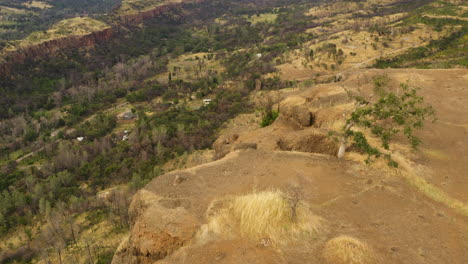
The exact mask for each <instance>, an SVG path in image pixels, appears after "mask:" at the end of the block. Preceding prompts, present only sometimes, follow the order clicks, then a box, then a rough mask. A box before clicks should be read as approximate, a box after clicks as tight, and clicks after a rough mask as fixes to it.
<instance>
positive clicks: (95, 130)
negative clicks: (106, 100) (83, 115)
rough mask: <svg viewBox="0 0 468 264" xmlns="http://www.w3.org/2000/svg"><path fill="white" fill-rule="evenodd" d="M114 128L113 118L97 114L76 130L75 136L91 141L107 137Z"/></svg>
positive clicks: (114, 120)
mask: <svg viewBox="0 0 468 264" xmlns="http://www.w3.org/2000/svg"><path fill="white" fill-rule="evenodd" d="M115 126H116V118H115V116H111V115H105V114H103V113H98V114H97V115H96V117H94V118H93V119H92V120H91V121H86V122H84V124H81V125H80V126H79V127H78V128H77V135H79V136H83V137H85V138H86V139H89V140H93V139H95V138H100V137H103V136H105V135H107V134H108V133H109V132H111V131H112V129H114V128H115Z"/></svg>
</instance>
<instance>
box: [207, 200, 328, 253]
mask: <svg viewBox="0 0 468 264" xmlns="http://www.w3.org/2000/svg"><path fill="white" fill-rule="evenodd" d="M212 207H215V206H212ZM322 229H323V221H322V220H321V218H319V217H317V216H315V215H313V214H312V212H311V211H310V210H309V208H308V207H307V206H306V205H305V204H303V203H300V202H298V201H297V200H294V199H291V198H289V197H287V196H286V195H285V194H284V193H282V192H281V191H265V192H259V193H252V194H247V195H244V196H237V197H234V198H232V199H229V200H228V201H227V202H226V204H225V206H224V208H223V209H221V210H220V211H218V213H215V214H214V215H213V216H211V217H210V221H209V223H208V224H207V225H206V226H205V227H204V228H202V234H201V235H206V234H207V233H215V234H219V235H225V236H241V237H244V238H247V239H250V240H253V241H260V240H269V241H271V243H272V244H274V245H276V246H281V245H285V244H288V243H289V242H292V241H297V240H299V239H300V240H307V239H314V238H316V237H317V235H318V233H319V232H320V231H321V230H322Z"/></svg>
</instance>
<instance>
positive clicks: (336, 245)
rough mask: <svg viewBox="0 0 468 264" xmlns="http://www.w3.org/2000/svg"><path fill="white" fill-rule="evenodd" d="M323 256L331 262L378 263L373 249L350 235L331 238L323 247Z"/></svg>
mask: <svg viewBox="0 0 468 264" xmlns="http://www.w3.org/2000/svg"><path fill="white" fill-rule="evenodd" d="M323 257H324V258H325V260H326V263H329V264H369V263H376V260H375V256H374V253H373V252H372V250H371V249H370V248H369V247H368V246H367V245H366V244H365V243H363V242H361V241H359V240H357V239H355V238H353V237H349V236H339V237H335V238H333V239H331V240H329V241H328V242H327V243H326V244H325V247H324V249H323Z"/></svg>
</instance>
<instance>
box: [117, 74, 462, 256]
mask: <svg viewBox="0 0 468 264" xmlns="http://www.w3.org/2000/svg"><path fill="white" fill-rule="evenodd" d="M381 74H387V75H388V76H389V78H390V79H391V83H392V85H396V84H398V83H400V82H409V83H411V84H413V85H417V86H418V87H420V88H421V93H422V94H423V95H424V97H425V98H427V100H428V101H429V102H431V103H432V104H433V105H434V107H435V108H436V109H438V111H437V116H438V121H437V122H436V123H434V124H428V126H427V128H426V129H425V130H424V131H423V132H422V133H421V137H422V139H423V142H424V144H423V145H422V146H421V151H420V152H416V153H415V152H412V151H410V149H409V148H408V146H407V143H405V142H404V141H401V142H397V143H395V145H394V147H393V154H392V155H393V156H394V157H396V158H398V161H399V162H400V163H401V166H400V168H398V169H391V168H389V167H387V166H386V164H384V163H380V162H377V163H374V164H372V165H365V164H364V162H363V160H364V158H363V155H362V154H359V153H358V152H354V151H352V152H350V153H349V154H348V155H347V156H346V159H345V160H342V161H340V160H338V159H337V158H335V157H334V155H333V154H334V153H335V151H336V147H334V146H333V142H332V141H331V140H330V139H329V138H328V137H327V136H326V134H324V132H326V131H329V130H330V129H333V128H334V127H336V126H340V124H343V122H344V118H343V113H346V112H347V111H351V110H352V109H351V108H352V104H349V103H350V99H349V98H348V97H347V93H346V92H345V90H344V89H347V90H354V89H363V90H364V91H366V92H367V93H371V92H372V86H373V82H372V79H373V77H375V76H381ZM447 78H449V79H450V80H451V81H450V82H446V79H447ZM467 78H468V71H466V70H386V71H382V70H366V71H359V72H357V73H354V74H351V75H349V76H347V77H346V81H344V82H340V83H334V84H324V85H319V86H315V87H311V88H309V87H307V88H302V89H295V90H285V91H279V92H273V93H270V95H272V94H273V95H274V96H276V97H277V98H278V102H279V105H280V116H279V117H278V119H277V120H276V121H275V122H274V123H273V124H272V125H270V126H268V127H266V128H259V127H258V125H257V123H251V122H247V125H246V122H245V121H243V120H245V119H254V118H255V117H254V115H250V116H248V117H246V116H240V117H238V118H236V119H234V120H232V122H230V124H229V125H228V126H227V127H226V128H225V130H224V132H223V133H222V135H221V137H220V138H219V139H218V141H217V143H215V145H214V149H215V150H216V152H218V155H217V156H218V157H219V156H224V155H226V156H224V157H223V158H221V159H220V160H217V161H213V162H211V163H206V164H203V165H199V166H196V167H192V168H188V169H185V170H176V171H173V172H171V173H168V174H165V175H162V176H159V177H158V178H157V179H155V180H153V181H152V182H151V183H150V184H148V185H147V186H146V187H145V188H143V189H142V190H141V191H139V192H138V193H137V194H136V195H135V197H134V198H133V201H132V205H131V207H130V215H131V223H132V224H131V231H130V233H129V236H128V238H126V239H125V240H124V241H123V242H122V244H121V245H120V247H119V249H118V250H117V252H116V255H115V256H114V260H113V263H117V264H118V263H186V262H192V263H215V262H221V263H239V262H249V263H324V261H325V263H463V262H465V261H467V260H468V259H467V256H466V254H465V250H464V249H465V248H466V247H467V246H468V245H467V241H466V236H465V234H466V232H467V231H468V229H467V224H468V223H467V218H466V217H467V216H468V206H467V205H466V203H467V202H468V200H467V199H468V197H466V193H465V192H464V190H466V188H467V187H468V186H467V184H468V182H467V181H466V179H465V173H464V172H465V171H466V170H465V169H466V165H465V164H466V161H467V159H468V157H467V153H468V152H467V149H466V146H468V142H467V133H468V130H467V127H466V121H467V120H464V119H463V117H465V116H468V112H467V111H468V109H467V108H466V107H463V104H465V103H467V102H466V99H465V98H467V95H468V94H467V93H468V90H467V87H466V86H465V85H464V84H466V81H467ZM440 87H443V88H444V89H445V92H444V94H445V96H441V94H440V93H441V89H440ZM256 96H258V97H262V96H263V97H264V96H267V94H265V93H263V94H262V95H260V94H258V95H256ZM311 117H313V118H311ZM327 146H328V147H327ZM282 199H285V200H282ZM238 207H240V208H238ZM238 210H241V211H238ZM272 211H273V212H272ZM283 211H284V212H283ZM283 213H284V214H286V216H284V218H285V219H284V218H283V217H282V216H281V214H283ZM278 214H279V215H280V216H278ZM275 221H280V225H281V226H280V227H276V226H275V224H277V223H276V222H275ZM304 223H308V224H309V225H310V226H309V225H306V226H305V225H304ZM270 225H272V226H273V227H275V228H277V229H279V230H277V229H273V230H271V229H268V226H270ZM428 230H431V231H430V232H428ZM275 232H280V234H277V233H275ZM295 232H300V235H297V234H296V233H295ZM295 234H296V235H295ZM346 258H349V259H347V261H346ZM351 258H353V259H351ZM353 261H356V262H353Z"/></svg>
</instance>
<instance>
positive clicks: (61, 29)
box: [20, 17, 109, 47]
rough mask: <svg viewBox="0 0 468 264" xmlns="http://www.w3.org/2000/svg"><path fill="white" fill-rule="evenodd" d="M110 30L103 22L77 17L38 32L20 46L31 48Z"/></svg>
mask: <svg viewBox="0 0 468 264" xmlns="http://www.w3.org/2000/svg"><path fill="white" fill-rule="evenodd" d="M106 28H109V25H107V24H106V23H104V22H102V21H98V20H94V19H92V18H89V17H75V18H70V19H65V20H62V21H59V22H58V23H56V24H54V25H53V26H52V27H51V28H50V29H48V30H47V31H40V32H39V31H38V32H34V33H32V34H31V35H29V36H28V37H27V38H25V39H24V40H22V41H21V43H20V46H23V47H24V46H29V45H34V44H39V43H42V42H46V41H49V40H53V39H59V38H63V37H67V36H72V35H73V36H81V35H87V34H90V33H92V32H95V31H100V30H103V29H106Z"/></svg>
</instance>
